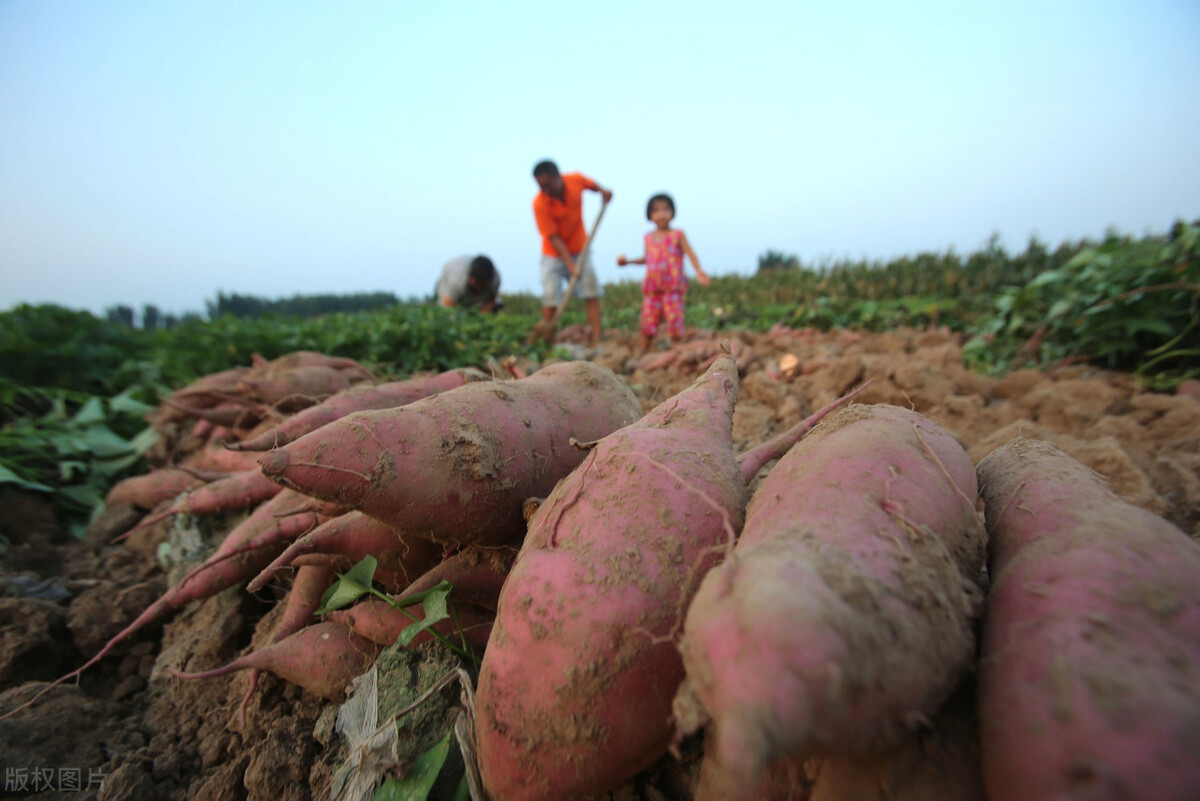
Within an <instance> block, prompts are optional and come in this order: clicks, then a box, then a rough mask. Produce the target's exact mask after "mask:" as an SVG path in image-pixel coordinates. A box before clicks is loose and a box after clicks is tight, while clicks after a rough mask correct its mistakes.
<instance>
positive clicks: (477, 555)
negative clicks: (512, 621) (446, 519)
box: [398, 545, 517, 611]
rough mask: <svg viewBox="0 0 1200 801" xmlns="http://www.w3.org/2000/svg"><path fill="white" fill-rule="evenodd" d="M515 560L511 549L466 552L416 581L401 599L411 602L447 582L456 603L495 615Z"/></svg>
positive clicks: (444, 560) (512, 548)
mask: <svg viewBox="0 0 1200 801" xmlns="http://www.w3.org/2000/svg"><path fill="white" fill-rule="evenodd" d="M516 558H517V549H516V548H514V547H512V546H503V545H502V546H500V547H498V548H483V547H479V546H471V547H469V548H464V549H463V550H461V551H459V552H458V553H456V554H453V555H451V556H448V557H446V558H445V559H443V560H442V561H441V562H439V563H438V564H437V565H434V566H433V567H431V568H430V569H429V571H428V572H426V573H425V574H424V575H422V576H419V577H418V578H416V579H414V580H413V582H412V583H411V584H409V585H408V586H407V587H406V588H405V589H404V591H403V592H402V593H400V595H399V596H398V597H399V598H408V597H411V596H413V595H416V594H417V593H420V592H425V590H428V589H432V588H433V587H435V586H437V585H438V584H440V583H441V582H442V581H448V582H450V583H451V584H453V585H454V597H455V598H456V599H458V600H460V601H464V602H466V603H469V604H474V605H475V606H479V607H482V608H484V609H491V610H493V611H495V609H496V604H497V603H498V601H499V598H500V590H501V589H502V588H503V586H504V582H505V580H506V579H507V578H508V574H509V571H510V570H512V566H513V562H514V561H515V560H516Z"/></svg>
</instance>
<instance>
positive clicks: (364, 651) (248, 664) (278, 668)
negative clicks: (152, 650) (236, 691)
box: [169, 621, 380, 700]
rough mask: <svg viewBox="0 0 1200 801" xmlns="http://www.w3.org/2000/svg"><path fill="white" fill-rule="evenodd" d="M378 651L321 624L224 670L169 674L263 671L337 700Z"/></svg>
mask: <svg viewBox="0 0 1200 801" xmlns="http://www.w3.org/2000/svg"><path fill="white" fill-rule="evenodd" d="M379 651H380V647H379V646H378V645H376V644H375V643H373V642H371V641H370V640H368V639H366V638H365V637H360V636H359V635H357V634H355V633H354V632H353V631H351V630H350V627H349V626H346V625H345V624H342V623H334V622H332V621H324V622H321V623H314V624H313V625H311V626H306V627H305V628H303V629H300V631H297V632H296V633H295V634H292V635H290V636H288V637H285V638H283V639H282V640H280V641H279V642H276V643H272V644H271V645H268V646H266V647H265V648H260V649H258V650H257V651H251V652H250V653H248V654H246V655H245V656H242V657H239V658H237V659H235V660H233V661H232V662H230V663H229V664H227V665H225V666H223V667H219V668H215V669H213V670H205V671H200V672H196V673H184V672H182V671H178V670H170V671H169V672H170V673H171V675H173V676H176V677H178V678H181V679H210V678H216V677H217V676H225V675H227V674H229V673H233V672H234V671H237V670H249V669H257V670H265V671H267V672H269V673H274V674H275V675H276V676H279V677H280V678H281V679H283V680H284V681H287V682H290V683H291V684H295V685H297V686H298V687H301V688H303V689H305V690H307V691H308V692H310V693H312V694H313V695H319V696H320V697H322V698H327V699H330V700H340V699H341V698H343V697H344V695H345V691H346V687H347V686H348V685H349V684H350V682H351V681H352V680H353V679H354V678H355V677H357V676H360V675H362V674H363V673H365V672H366V671H367V670H368V669H369V668H370V667H371V664H372V663H373V662H374V661H375V657H376V656H378V655H379Z"/></svg>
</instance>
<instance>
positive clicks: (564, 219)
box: [533, 161, 612, 345]
mask: <svg viewBox="0 0 1200 801" xmlns="http://www.w3.org/2000/svg"><path fill="white" fill-rule="evenodd" d="M533 179H534V180H535V181H537V184H538V187H539V188H540V189H541V191H540V192H538V193H537V196H536V197H534V199H533V216H534V219H536V220H537V227H538V232H539V233H541V235H542V319H544V320H549V319H550V318H551V317H553V316H554V310H555V309H556V308H558V305H559V304H560V303H561V302H562V298H563V281H569V280H570V277H571V276H573V275H575V271H576V270H580V271H581V272H580V275H579V280H578V281H577V282H576V284H575V295H576V297H580V298H583V300H584V304H585V306H586V308H587V318H588V324H589V325H591V327H592V338H591V344H593V345H594V344H595V343H597V342H599V341H600V334H601V328H600V283H599V282H598V281H597V280H596V272H595V270H593V269H592V259H591V257H590V256H585V257H584V258H583V260H582V263H578V257H579V252H580V251H581V250H583V244H584V242H585V241H586V240H587V228H585V227H584V224H583V190H585V189H588V190H590V191H592V192H599V193H600V196H601V197H603V198H604V202H605V203H607V202H608V201H609V200H611V199H612V190H610V189H605V188H604V187H602V186H600V184H598V183H596V182H595V181H593V180H592V179H591V178H588V177H587V176H586V175H584V174H583V173H578V172H571V173H567V174H566V175H562V174H561V173H559V171H558V165H557V164H555V163H554V162H553V161H541V162H538V164H537V165H536V166H535V167H534V168H533Z"/></svg>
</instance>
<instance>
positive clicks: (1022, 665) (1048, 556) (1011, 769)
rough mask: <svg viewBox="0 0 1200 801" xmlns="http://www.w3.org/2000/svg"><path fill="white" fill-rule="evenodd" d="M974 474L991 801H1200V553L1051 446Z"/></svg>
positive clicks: (1006, 452) (1000, 455)
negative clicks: (983, 534) (981, 530)
mask: <svg viewBox="0 0 1200 801" xmlns="http://www.w3.org/2000/svg"><path fill="white" fill-rule="evenodd" d="M978 475H979V482H980V485H981V488H982V494H983V500H984V504H985V516H986V518H987V528H988V534H989V546H988V547H989V568H990V575H991V577H992V583H991V588H990V591H989V594H988V601H987V615H986V618H985V622H984V634H983V650H982V656H981V661H980V692H979V698H980V700H979V708H980V712H979V714H980V738H981V743H982V753H983V774H984V782H985V785H986V787H987V794H988V798H989V799H992V801H1007V799H1022V801H1040V799H1113V801H1115V800H1116V799H1123V798H1154V799H1163V801H1183V799H1192V798H1200V760H1198V759H1197V758H1196V754H1197V747H1198V745H1200V741H1198V740H1197V736H1198V733H1200V689H1198V688H1200V545H1198V544H1197V543H1196V542H1195V541H1193V540H1191V539H1190V538H1188V537H1187V536H1186V535H1185V534H1183V532H1181V531H1179V530H1178V529H1176V528H1175V527H1174V526H1172V525H1171V524H1170V523H1168V522H1167V521H1165V520H1163V519H1162V518H1159V517H1157V516H1156V515H1154V514H1151V513H1150V512H1147V511H1145V510H1143V509H1140V508H1138V507H1135V506H1133V505H1131V504H1129V503H1126V502H1125V501H1122V500H1120V499H1119V498H1117V497H1116V496H1115V495H1113V493H1111V492H1110V491H1109V490H1108V488H1107V487H1106V486H1105V485H1104V484H1103V483H1102V482H1101V481H1100V480H1099V479H1098V477H1097V476H1096V475H1095V474H1093V473H1092V472H1091V471H1089V470H1088V469H1086V468H1085V467H1083V466H1082V465H1081V464H1079V463H1078V462H1076V461H1075V460H1074V459H1072V458H1071V457H1069V456H1067V455H1066V454H1065V453H1063V452H1062V451H1060V450H1059V449H1058V448H1057V447H1055V446H1054V445H1051V444H1050V443H1047V442H1040V441H1037V440H1029V439H1017V440H1013V441H1011V442H1009V443H1008V444H1007V445H1004V446H1002V447H1000V448H998V449H997V450H995V451H993V452H992V453H991V454H990V455H988V456H987V457H985V458H984V459H983V460H982V461H981V462H980V463H979V468H978Z"/></svg>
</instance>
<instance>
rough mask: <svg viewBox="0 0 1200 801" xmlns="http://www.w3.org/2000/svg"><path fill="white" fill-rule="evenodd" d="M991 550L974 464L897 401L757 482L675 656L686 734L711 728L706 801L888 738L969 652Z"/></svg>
mask: <svg viewBox="0 0 1200 801" xmlns="http://www.w3.org/2000/svg"><path fill="white" fill-rule="evenodd" d="M983 552H984V544H983V537H982V531H981V527H980V525H979V520H978V517H977V514H976V511H975V474H974V470H973V468H972V465H971V461H970V459H969V458H968V457H967V454H966V452H965V451H964V450H963V448H962V446H960V445H959V444H958V443H957V442H956V441H955V440H954V438H953V437H952V436H950V434H949V433H947V432H946V431H945V430H943V429H942V428H941V427H939V426H937V425H936V424H934V423H932V422H931V421H929V420H927V419H925V418H923V417H921V416H920V415H918V414H916V413H914V412H910V411H908V410H906V409H901V408H899V407H895V406H883V405H880V406H853V407H850V408H848V409H845V410H843V411H841V412H840V413H839V414H838V415H836V416H835V417H833V418H831V419H830V420H829V421H828V422H826V423H825V424H824V425H822V426H820V427H818V428H817V429H816V430H814V432H813V433H812V434H810V435H809V436H808V437H807V438H806V439H804V440H802V441H801V442H800V443H799V444H798V445H796V446H795V447H794V448H792V449H791V450H790V451H789V452H788V453H787V455H786V456H784V457H783V458H782V459H780V461H779V463H778V464H777V465H776V466H775V468H774V469H773V470H772V471H771V473H770V474H769V475H768V476H767V477H766V478H765V479H764V480H763V482H762V484H761V485H760V487H759V489H758V490H757V491H756V492H755V495H754V498H753V499H752V500H751V501H750V504H749V506H748V508H747V512H746V525H745V527H744V528H743V530H742V535H741V538H740V539H739V541H738V544H737V547H736V548H735V549H734V552H733V555H732V556H731V557H730V558H729V559H728V560H727V561H726V562H725V563H724V564H723V565H721V567H720V568H718V569H716V570H713V571H712V572H710V573H709V574H708V576H706V577H705V580H704V583H703V584H702V586H701V587H700V590H699V591H698V592H697V593H696V597H695V599H694V600H693V602H692V604H691V607H690V608H689V610H688V614H687V620H686V624H685V628H684V636H683V640H682V643H681V645H680V650H681V652H682V654H683V661H684V664H685V665H686V669H687V679H686V681H685V682H684V684H683V686H682V687H681V688H680V691H679V694H678V696H677V697H676V699H675V704H674V710H675V718H676V725H677V726H678V729H679V733H680V735H684V734H687V733H690V732H692V731H695V730H697V729H698V728H700V727H701V726H703V725H705V724H709V728H708V731H707V733H706V736H705V761H706V765H705V769H706V771H707V772H708V773H709V774H710V776H712V777H714V778H715V779H716V780H715V781H713V782H712V783H711V784H710V793H711V794H710V795H708V796H707V797H709V798H716V797H721V798H728V799H734V798H739V797H745V795H746V793H747V790H748V789H751V788H753V787H754V786H755V785H756V783H757V782H758V781H759V780H760V779H761V778H762V777H763V776H764V775H766V773H767V772H768V771H769V769H770V768H771V766H772V764H773V763H776V762H777V761H778V760H780V759H791V758H795V757H797V756H803V755H806V754H812V753H822V752H834V751H846V752H861V751H865V750H868V749H882V748H887V747H890V746H893V745H895V744H897V743H898V742H899V741H900V740H901V738H902V737H903V736H904V735H905V734H906V733H907V732H908V731H909V730H910V727H911V726H912V725H913V724H914V723H915V722H916V721H919V720H921V719H922V718H923V717H924V718H928V717H929V716H932V715H933V713H934V712H936V710H937V709H938V707H939V706H940V705H941V704H942V702H944V701H945V700H946V698H947V696H948V695H949V694H950V692H951V690H953V689H954V687H955V686H956V685H957V684H958V682H959V680H960V679H961V678H962V675H963V673H964V671H965V670H967V669H968V667H969V666H970V664H971V661H972V659H973V657H974V652H975V643H974V637H973V633H972V624H973V621H974V618H975V617H976V615H977V613H978V611H979V610H980V608H981V604H982V593H981V591H980V588H979V586H978V583H977V582H978V580H979V578H980V576H981V573H982V568H983Z"/></svg>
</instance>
